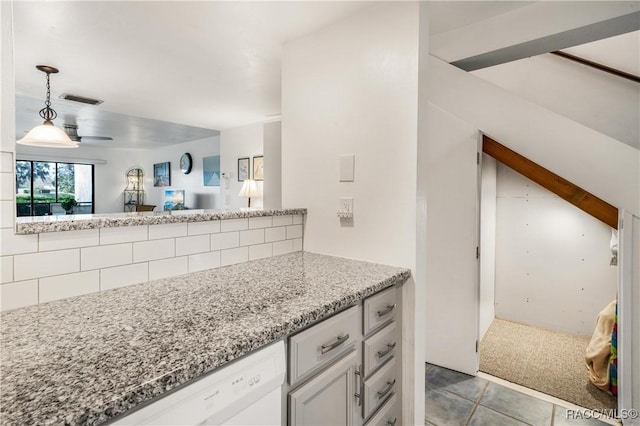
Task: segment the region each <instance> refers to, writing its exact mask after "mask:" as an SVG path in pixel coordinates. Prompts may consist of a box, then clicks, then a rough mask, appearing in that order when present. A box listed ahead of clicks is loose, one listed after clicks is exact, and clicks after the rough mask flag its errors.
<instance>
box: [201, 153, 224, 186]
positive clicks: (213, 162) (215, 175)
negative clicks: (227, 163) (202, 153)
mask: <svg viewBox="0 0 640 426" xmlns="http://www.w3.org/2000/svg"><path fill="white" fill-rule="evenodd" d="M202 184H203V185H204V186H220V156H219V155H212V156H211V157H203V158H202Z"/></svg>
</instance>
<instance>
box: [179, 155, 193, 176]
mask: <svg viewBox="0 0 640 426" xmlns="http://www.w3.org/2000/svg"><path fill="white" fill-rule="evenodd" d="M192 167H193V158H191V154H189V153H188V152H185V153H184V154H182V157H180V171H181V172H182V173H184V174H185V175H188V174H189V173H191V168H192Z"/></svg>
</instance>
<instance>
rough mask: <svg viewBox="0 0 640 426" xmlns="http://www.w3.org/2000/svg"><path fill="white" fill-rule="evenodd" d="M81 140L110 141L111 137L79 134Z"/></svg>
mask: <svg viewBox="0 0 640 426" xmlns="http://www.w3.org/2000/svg"><path fill="white" fill-rule="evenodd" d="M81 139H82V140H83V141H112V140H113V138H112V137H109V136H81Z"/></svg>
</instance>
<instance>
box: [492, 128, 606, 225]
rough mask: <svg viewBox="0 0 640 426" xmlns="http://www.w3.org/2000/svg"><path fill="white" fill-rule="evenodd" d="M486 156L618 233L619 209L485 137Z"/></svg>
mask: <svg viewBox="0 0 640 426" xmlns="http://www.w3.org/2000/svg"><path fill="white" fill-rule="evenodd" d="M482 152H484V153H485V154H487V155H490V156H491V157H493V158H495V159H496V160H498V161H499V162H501V163H503V164H504V165H506V166H509V167H510V168H512V169H513V170H515V171H516V172H518V173H520V174H521V175H523V176H526V177H527V178H529V179H531V180H532V181H534V182H535V183H537V184H538V185H540V186H542V187H544V188H546V189H548V190H549V191H551V192H553V193H554V194H556V195H558V196H559V197H560V198H562V199H564V200H566V201H568V202H570V203H571V204H573V205H574V206H576V207H578V208H579V209H580V210H583V211H584V212H586V213H588V214H590V215H591V216H593V217H595V218H596V219H598V220H601V221H602V222H604V223H606V224H607V225H609V226H610V227H612V228H614V229H618V209H617V208H616V207H614V206H612V205H611V204H609V203H607V202H606V201H604V200H602V199H600V198H598V197H596V196H595V195H593V194H591V193H589V192H588V191H585V190H584V189H582V188H580V187H579V186H577V185H574V184H573V183H571V182H569V181H568V180H566V179H563V178H562V177H560V176H558V175H557V174H555V173H553V172H552V171H550V170H547V169H545V168H544V167H542V166H540V165H539V164H536V163H534V162H533V161H531V160H529V159H528V158H526V157H523V156H522V155H520V154H518V153H517V152H515V151H512V150H510V149H509V148H507V147H506V146H504V145H502V144H500V143H499V142H496V141H495V140H493V139H491V138H490V137H488V136H486V135H483V137H482Z"/></svg>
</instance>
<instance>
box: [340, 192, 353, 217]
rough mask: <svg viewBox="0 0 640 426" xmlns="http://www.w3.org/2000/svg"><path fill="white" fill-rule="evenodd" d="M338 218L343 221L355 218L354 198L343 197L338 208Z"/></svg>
mask: <svg viewBox="0 0 640 426" xmlns="http://www.w3.org/2000/svg"><path fill="white" fill-rule="evenodd" d="M338 217H340V218H341V219H349V218H352V217H353V198H352V197H341V198H340V203H339V206H338Z"/></svg>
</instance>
